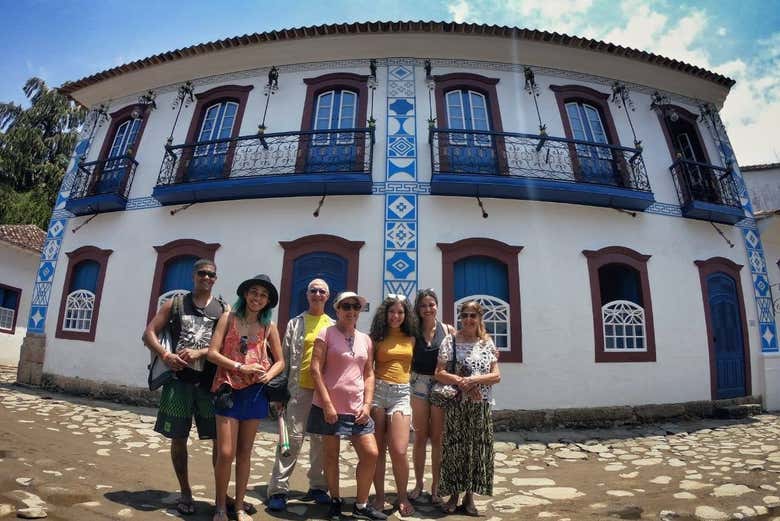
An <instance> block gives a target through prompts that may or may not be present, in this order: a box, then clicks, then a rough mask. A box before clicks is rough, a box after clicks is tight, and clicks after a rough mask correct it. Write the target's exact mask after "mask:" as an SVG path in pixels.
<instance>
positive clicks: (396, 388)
mask: <svg viewBox="0 0 780 521" xmlns="http://www.w3.org/2000/svg"><path fill="white" fill-rule="evenodd" d="M409 396H410V391H409V384H392V383H390V382H385V381H384V380H379V379H377V380H376V383H375V384H374V400H373V401H372V403H371V407H379V408H382V409H384V410H385V414H386V415H388V416H392V415H393V414H395V413H396V412H400V413H401V414H403V415H404V416H411V415H412V403H411V402H410V401H409Z"/></svg>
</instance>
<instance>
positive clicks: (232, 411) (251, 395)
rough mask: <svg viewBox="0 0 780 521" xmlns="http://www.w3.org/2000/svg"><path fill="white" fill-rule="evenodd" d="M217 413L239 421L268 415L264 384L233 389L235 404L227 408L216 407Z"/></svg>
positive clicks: (258, 418)
mask: <svg viewBox="0 0 780 521" xmlns="http://www.w3.org/2000/svg"><path fill="white" fill-rule="evenodd" d="M214 412H215V414H218V415H219V416H227V417H228V418H233V419H236V420H239V421H244V420H261V419H263V418H265V417H267V416H268V400H267V399H266V397H265V393H264V392H263V385H262V384H253V385H250V386H249V387H245V388H243V389H239V390H237V391H236V390H234V391H233V406H232V407H229V408H225V409H221V408H219V407H215V408H214Z"/></svg>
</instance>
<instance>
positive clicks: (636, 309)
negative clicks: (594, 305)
mask: <svg viewBox="0 0 780 521" xmlns="http://www.w3.org/2000/svg"><path fill="white" fill-rule="evenodd" d="M599 286H600V289H601V319H602V321H603V326H604V350H605V351H613V352H629V351H646V350H647V340H646V338H647V337H646V335H645V327H646V324H645V310H644V308H643V307H642V304H643V300H642V284H641V275H640V274H639V272H638V271H637V270H635V269H634V268H632V267H631V266H627V265H625V264H607V265H605V266H602V267H601V268H599Z"/></svg>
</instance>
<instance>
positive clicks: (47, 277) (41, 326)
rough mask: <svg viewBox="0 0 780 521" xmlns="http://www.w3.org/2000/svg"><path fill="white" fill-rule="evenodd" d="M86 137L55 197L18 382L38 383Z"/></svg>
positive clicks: (23, 343) (86, 145)
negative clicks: (72, 189) (56, 275)
mask: <svg viewBox="0 0 780 521" xmlns="http://www.w3.org/2000/svg"><path fill="white" fill-rule="evenodd" d="M89 141H90V140H89V138H87V139H82V140H81V141H79V142H78V144H76V147H75V148H74V150H73V155H72V156H71V159H70V167H69V168H68V170H67V172H66V173H65V176H64V178H63V179H62V185H60V191H59V193H58V194H57V201H56V202H55V204H54V210H53V211H52V216H51V220H50V221H49V227H48V229H47V230H46V239H45V241H44V243H43V251H41V262H40V265H39V266H38V272H37V274H36V277H35V286H34V288H33V294H32V303H31V305H30V315H29V319H28V321H27V335H26V336H25V338H24V341H23V342H22V347H21V350H20V354H19V366H18V368H17V375H16V380H17V382H19V383H23V384H30V385H40V383H41V376H42V374H43V361H44V357H45V353H46V339H45V337H44V334H45V332H46V317H47V314H48V310H49V299H50V298H51V288H52V281H53V280H54V273H55V270H56V269H57V260H58V259H59V256H60V250H61V249H62V240H63V238H64V237H65V231H66V230H67V228H68V219H69V218H70V217H71V214H70V213H69V212H68V211H67V210H66V209H65V203H66V202H67V201H68V195H69V194H70V187H71V184H72V183H73V178H74V177H75V176H76V172H77V171H78V162H79V158H80V157H81V156H82V155H84V154H85V153H86V151H87V150H88V149H89Z"/></svg>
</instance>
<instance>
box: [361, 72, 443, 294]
mask: <svg viewBox="0 0 780 521" xmlns="http://www.w3.org/2000/svg"><path fill="white" fill-rule="evenodd" d="M414 93H415V84H414V60H389V61H388V67H387V150H386V173H387V174H386V181H385V183H382V184H379V183H377V184H376V185H374V189H373V192H374V193H375V194H384V196H385V219H384V229H383V231H384V237H383V240H382V244H383V247H384V255H383V257H382V262H383V263H384V265H383V267H382V273H383V281H382V293H383V294H387V293H396V294H404V295H406V296H407V297H409V298H411V297H412V296H413V295H414V294H415V292H416V291H417V266H418V262H417V232H418V229H417V224H418V222H417V203H418V195H419V194H421V193H428V192H429V191H430V188H429V187H427V186H423V185H421V184H420V183H418V182H417V117H416V114H417V112H416V110H415V107H416V99H415V95H414Z"/></svg>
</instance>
